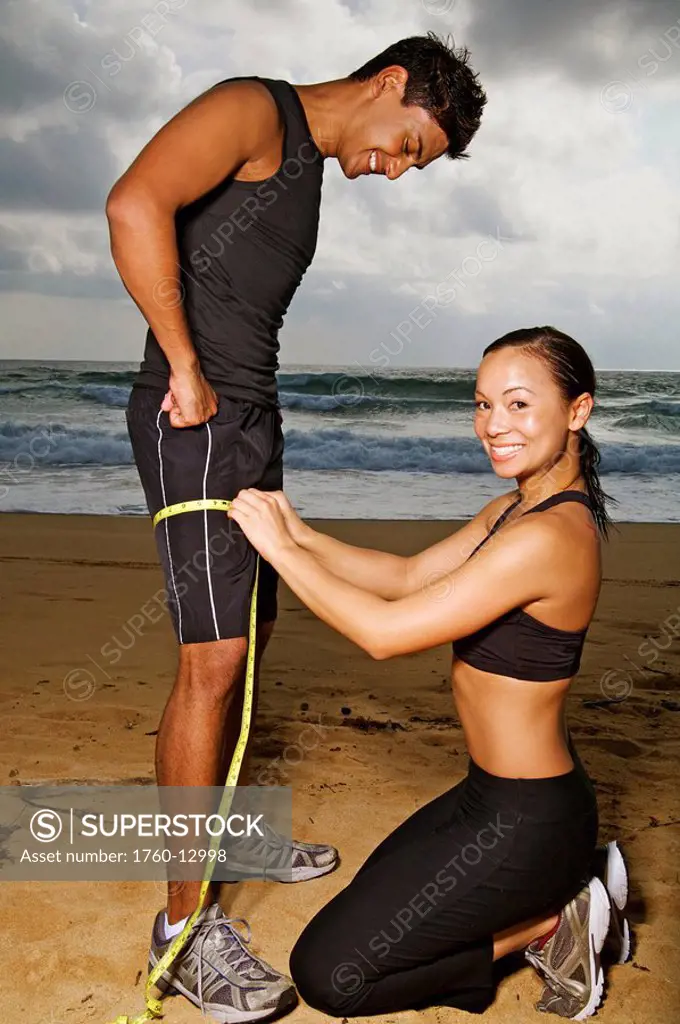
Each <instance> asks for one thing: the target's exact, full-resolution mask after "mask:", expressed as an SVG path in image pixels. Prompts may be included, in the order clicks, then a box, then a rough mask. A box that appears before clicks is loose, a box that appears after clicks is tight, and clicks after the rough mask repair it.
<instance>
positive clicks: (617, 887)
mask: <svg viewBox="0 0 680 1024" xmlns="http://www.w3.org/2000/svg"><path fill="white" fill-rule="evenodd" d="M604 852H605V857H604V865H603V870H602V874H601V875H600V873H599V872H598V876H599V877H601V878H602V881H603V882H604V884H605V886H606V888H607V892H608V893H609V901H610V906H611V912H612V913H611V924H610V927H609V933H608V935H607V939H606V942H605V944H604V949H603V950H602V957H603V959H606V960H609V961H610V962H611V963H615V964H625V962H626V960H628V959H629V957H630V925H629V924H628V918H627V917H626V915H625V914H624V910H625V909H626V903H627V902H628V872H627V871H626V862H625V861H624V859H623V854H622V853H621V851H620V850H619V847H618V845H617V843H616V841H614V842H611V843H607V846H606V849H605V851H604Z"/></svg>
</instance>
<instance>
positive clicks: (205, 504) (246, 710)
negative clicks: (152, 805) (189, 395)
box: [113, 498, 260, 1024]
mask: <svg viewBox="0 0 680 1024" xmlns="http://www.w3.org/2000/svg"><path fill="white" fill-rule="evenodd" d="M231 504H232V503H231V501H226V500H223V499H222V498H198V499H197V500H195V501H181V502H177V504H175V505H167V506H166V507H165V508H162V509H161V510H160V512H157V513H156V515H155V516H154V518H153V525H154V528H155V527H156V526H157V525H158V523H160V522H162V520H163V519H168V518H169V517H170V516H176V515H179V514H180V513H182V512H195V511H204V510H206V509H207V510H208V511H220V512H226V511H227V510H228V509H230V508H231ZM259 574H260V556H259V554H258V556H257V561H256V564H255V582H254V584H253V592H252V595H251V598H250V620H249V623H248V657H247V660H246V681H245V692H244V695H243V713H242V715H241V731H240V732H239V735H238V740H237V741H236V747H235V749H234V756H233V757H232V759H231V764H230V765H229V771H228V773H227V778H226V781H225V783H224V792H223V794H222V799H221V800H220V806H219V808H218V810H217V814H218V815H219V816H220V817H221V818H226V817H228V815H229V810H230V808H231V802H232V800H233V797H234V787H235V786H236V785H237V784H238V777H239V773H240V771H241V765H242V764H243V758H244V755H245V752H246V746H247V743H248V735H249V733H250V723H251V719H252V713H253V697H254V691H255V639H256V632H257V583H258V578H259ZM221 840H222V837H221V836H220V835H216V836H213V838H212V842H211V843H210V850H209V852H208V863H207V865H206V869H205V873H204V875H203V881H202V882H201V889H200V892H199V896H198V905H197V906H196V909H195V910H194V912H193V914H191V916H190V917H189V919H188V921H187V923H186V924H185V926H184V928H183V929H182V931H181V932H180V933H179V935H178V936H177V938H176V939H175V940H174V942H172V944H171V945H170V948H169V949H168V951H167V953H165V954H164V955H163V956H162V957H161V959H160V960H159V961H158V963H157V964H156V966H155V967H154V968H153V970H152V971H151V972H150V974H149V976H148V978H147V980H146V989H145V992H144V999H145V1002H146V1010H145V1011H144V1012H143V1013H141V1014H139V1015H138V1016H137V1017H128V1016H127V1015H125V1014H123V1015H121V1016H118V1017H116V1019H115V1021H114V1022H113V1024H147V1021H153V1020H158V1019H159V1018H161V1017H162V1016H163V1004H162V1002H161V1000H160V999H159V998H157V996H155V995H154V994H153V992H152V990H153V989H154V988H156V982H157V981H158V979H159V978H160V977H161V975H162V974H163V972H164V971H167V969H168V967H169V966H170V964H171V963H172V962H173V960H175V959H176V957H177V956H178V955H179V953H180V952H181V950H182V948H183V947H184V944H185V943H186V940H187V939H188V937H189V934H190V932H191V929H192V927H193V924H194V921H195V920H196V918H197V917H198V915H199V914H200V912H201V910H202V909H203V901H204V900H205V897H206V894H207V892H208V886H209V885H210V882H211V879H212V876H213V872H214V869H215V863H216V851H217V848H218V847H219V846H220V843H221ZM214 851H215V856H214V857H213V856H211V855H212V854H213V852H214ZM156 991H157V992H160V990H159V989H158V988H156ZM161 994H162V993H161Z"/></svg>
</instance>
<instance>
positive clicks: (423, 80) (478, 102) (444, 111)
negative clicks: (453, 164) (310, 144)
mask: <svg viewBox="0 0 680 1024" xmlns="http://www.w3.org/2000/svg"><path fill="white" fill-rule="evenodd" d="M469 58H470V53H469V51H468V50H467V49H466V48H465V47H463V48H461V49H454V48H453V47H452V46H448V44H447V43H445V42H444V41H442V40H441V39H439V38H438V36H436V35H435V33H434V32H428V33H427V35H426V36H410V37H409V38H408V39H400V40H399V42H398V43H393V44H392V46H388V47H387V49H386V50H383V52H382V53H379V54H378V56H377V57H373V58H372V60H369V61H368V62H367V63H366V64H364V65H363V66H362V67H360V68H358V70H357V71H353V72H352V74H351V75H348V76H347V77H348V78H350V79H353V80H354V81H357V82H364V81H366V80H367V79H369V78H372V77H373V76H374V75H377V74H378V72H379V71H382V70H383V68H388V67H390V66H391V65H392V64H397V65H399V67H402V68H404V69H405V70H406V71H408V81H407V83H406V89H405V90H404V99H403V101H402V102H403V105H404V106H411V105H413V106H418V107H422V108H423V109H424V110H426V111H427V112H428V114H429V115H430V117H431V118H432V119H433V120H434V121H436V122H437V124H438V125H439V127H440V128H441V130H442V131H443V132H444V133H445V134H446V137H447V138H448V140H449V145H448V148H447V150H446V155H447V156H448V157H450V159H451V160H458V159H461V158H462V159H466V158H467V156H468V154H467V153H464V152H463V150H464V149H465V148H466V147H467V145H468V144H469V142H470V140H471V138H472V137H473V135H474V134H475V132H476V131H477V129H478V128H479V125H480V122H481V119H482V110H483V109H484V106H485V104H486V94H485V92H484V90H483V89H482V87H481V85H480V84H479V79H478V76H477V75H476V74H475V72H474V71H473V70H472V68H471V67H470V66H469V64H468V60H469Z"/></svg>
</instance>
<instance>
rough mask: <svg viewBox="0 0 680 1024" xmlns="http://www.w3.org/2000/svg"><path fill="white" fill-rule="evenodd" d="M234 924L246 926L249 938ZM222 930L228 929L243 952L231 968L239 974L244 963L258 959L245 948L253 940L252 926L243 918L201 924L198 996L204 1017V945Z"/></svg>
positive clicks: (220, 919)
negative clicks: (239, 969) (238, 930)
mask: <svg viewBox="0 0 680 1024" xmlns="http://www.w3.org/2000/svg"><path fill="white" fill-rule="evenodd" d="M234 924H242V925H244V926H245V928H246V929H247V933H248V937H247V938H245V939H244V938H243V936H241V935H240V934H239V933H238V932H237V931H236V929H235V928H234V927H233V925H234ZM220 928H225V929H226V931H227V934H228V935H229V938H230V939H231V940H232V941H233V942H235V943H236V945H237V947H238V948H239V949H240V950H241V953H240V956H239V957H238V958H237V959H236V960H233V961H230V967H233V968H234V970H236V971H237V972H238V968H239V967H240V965H241V964H242V963H248V961H251V962H252V963H257V958H256V957H254V956H253V954H252V953H250V952H249V951H248V950H247V949H244V948H243V942H245V943H246V945H248V943H249V942H250V940H251V938H252V932H251V930H250V925H249V924H248V922H247V921H246V920H245V919H244V918H242V917H216V918H214V919H213V920H212V921H204V922H203V923H202V924H201V926H200V930H199V937H198V948H197V955H198V993H197V994H198V1001H199V1003H200V1004H201V1013H202V1014H203V1016H205V1013H206V1010H205V1003H204V1001H203V945H204V943H205V940H206V939H207V938H208V936H209V935H212V933H213V932H214V931H217V933H218V935H219V934H220V933H219V931H218V929H220Z"/></svg>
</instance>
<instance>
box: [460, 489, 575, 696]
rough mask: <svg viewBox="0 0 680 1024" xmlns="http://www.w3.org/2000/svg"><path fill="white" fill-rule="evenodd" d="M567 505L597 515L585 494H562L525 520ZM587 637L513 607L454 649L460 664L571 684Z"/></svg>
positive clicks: (496, 525)
mask: <svg viewBox="0 0 680 1024" xmlns="http://www.w3.org/2000/svg"><path fill="white" fill-rule="evenodd" d="M521 500H522V499H521V498H518V499H517V501H516V502H514V503H513V504H512V505H510V507H509V508H506V510H505V512H503V514H502V515H501V517H500V518H499V519H497V520H496V522H495V523H494V524H493V526H492V527H491V529H490V530H489V532H488V534H487V535H486V537H485V538H484V540H482V541H481V543H480V544H478V545H477V547H476V548H475V550H474V551H473V552H472V555H474V554H475V552H477V551H478V550H479V549H480V548H481V546H482V544H485V543H486V542H487V540H488V539H489V537H491V535H492V534H493V533H495V532H496V530H497V529H498V527H499V526H500V525H501V523H503V522H504V521H505V520H506V519H507V517H508V515H509V514H510V513H511V512H512V510H513V509H514V508H517V506H518V505H519V503H520V502H521ZM563 501H580V502H581V503H582V504H583V505H586V506H587V507H588V508H589V509H590V510H591V512H592V505H591V503H590V500H589V499H588V497H587V496H586V495H585V494H583V493H582V492H581V491H560V492H559V493H557V494H553V495H551V496H550V497H549V498H546V500H545V501H542V502H540V503H539V504H538V505H535V506H534V508H530V509H529V510H528V512H524V513H523V515H529V514H530V513H531V512H542V511H543V510H544V509H547V508H552V507H553V505H559V504H561V503H562V502H563ZM472 555H470V558H472ZM587 632H588V630H587V628H586V629H580V630H568V629H557V628H556V627H555V626H547V625H546V624H545V623H544V622H539V620H538V619H535V618H534V617H533V615H529V614H528V613H527V612H525V611H524V610H523V609H522V608H513V609H512V610H511V611H509V612H506V613H505V615H501V617H500V618H498V619H496V620H495V621H494V622H490V623H489V624H488V625H487V626H484V627H483V628H482V629H478V630H477V631H476V632H475V633H470V634H469V636H464V637H461V638H460V639H458V640H455V641H454V643H453V650H454V653H455V655H456V657H457V658H460V660H461V661H464V662H465V663H466V664H467V665H472V667H473V668H479V669H482V671H484V672H493V673H494V675H499V676H511V677H513V678H516V679H529V680H533V681H535V682H549V681H552V680H555V679H568V678H570V677H571V676H573V675H575V674H576V672H578V669H579V666H580V664H581V653H582V651H583V644H584V643H585V639H586V633H587Z"/></svg>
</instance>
